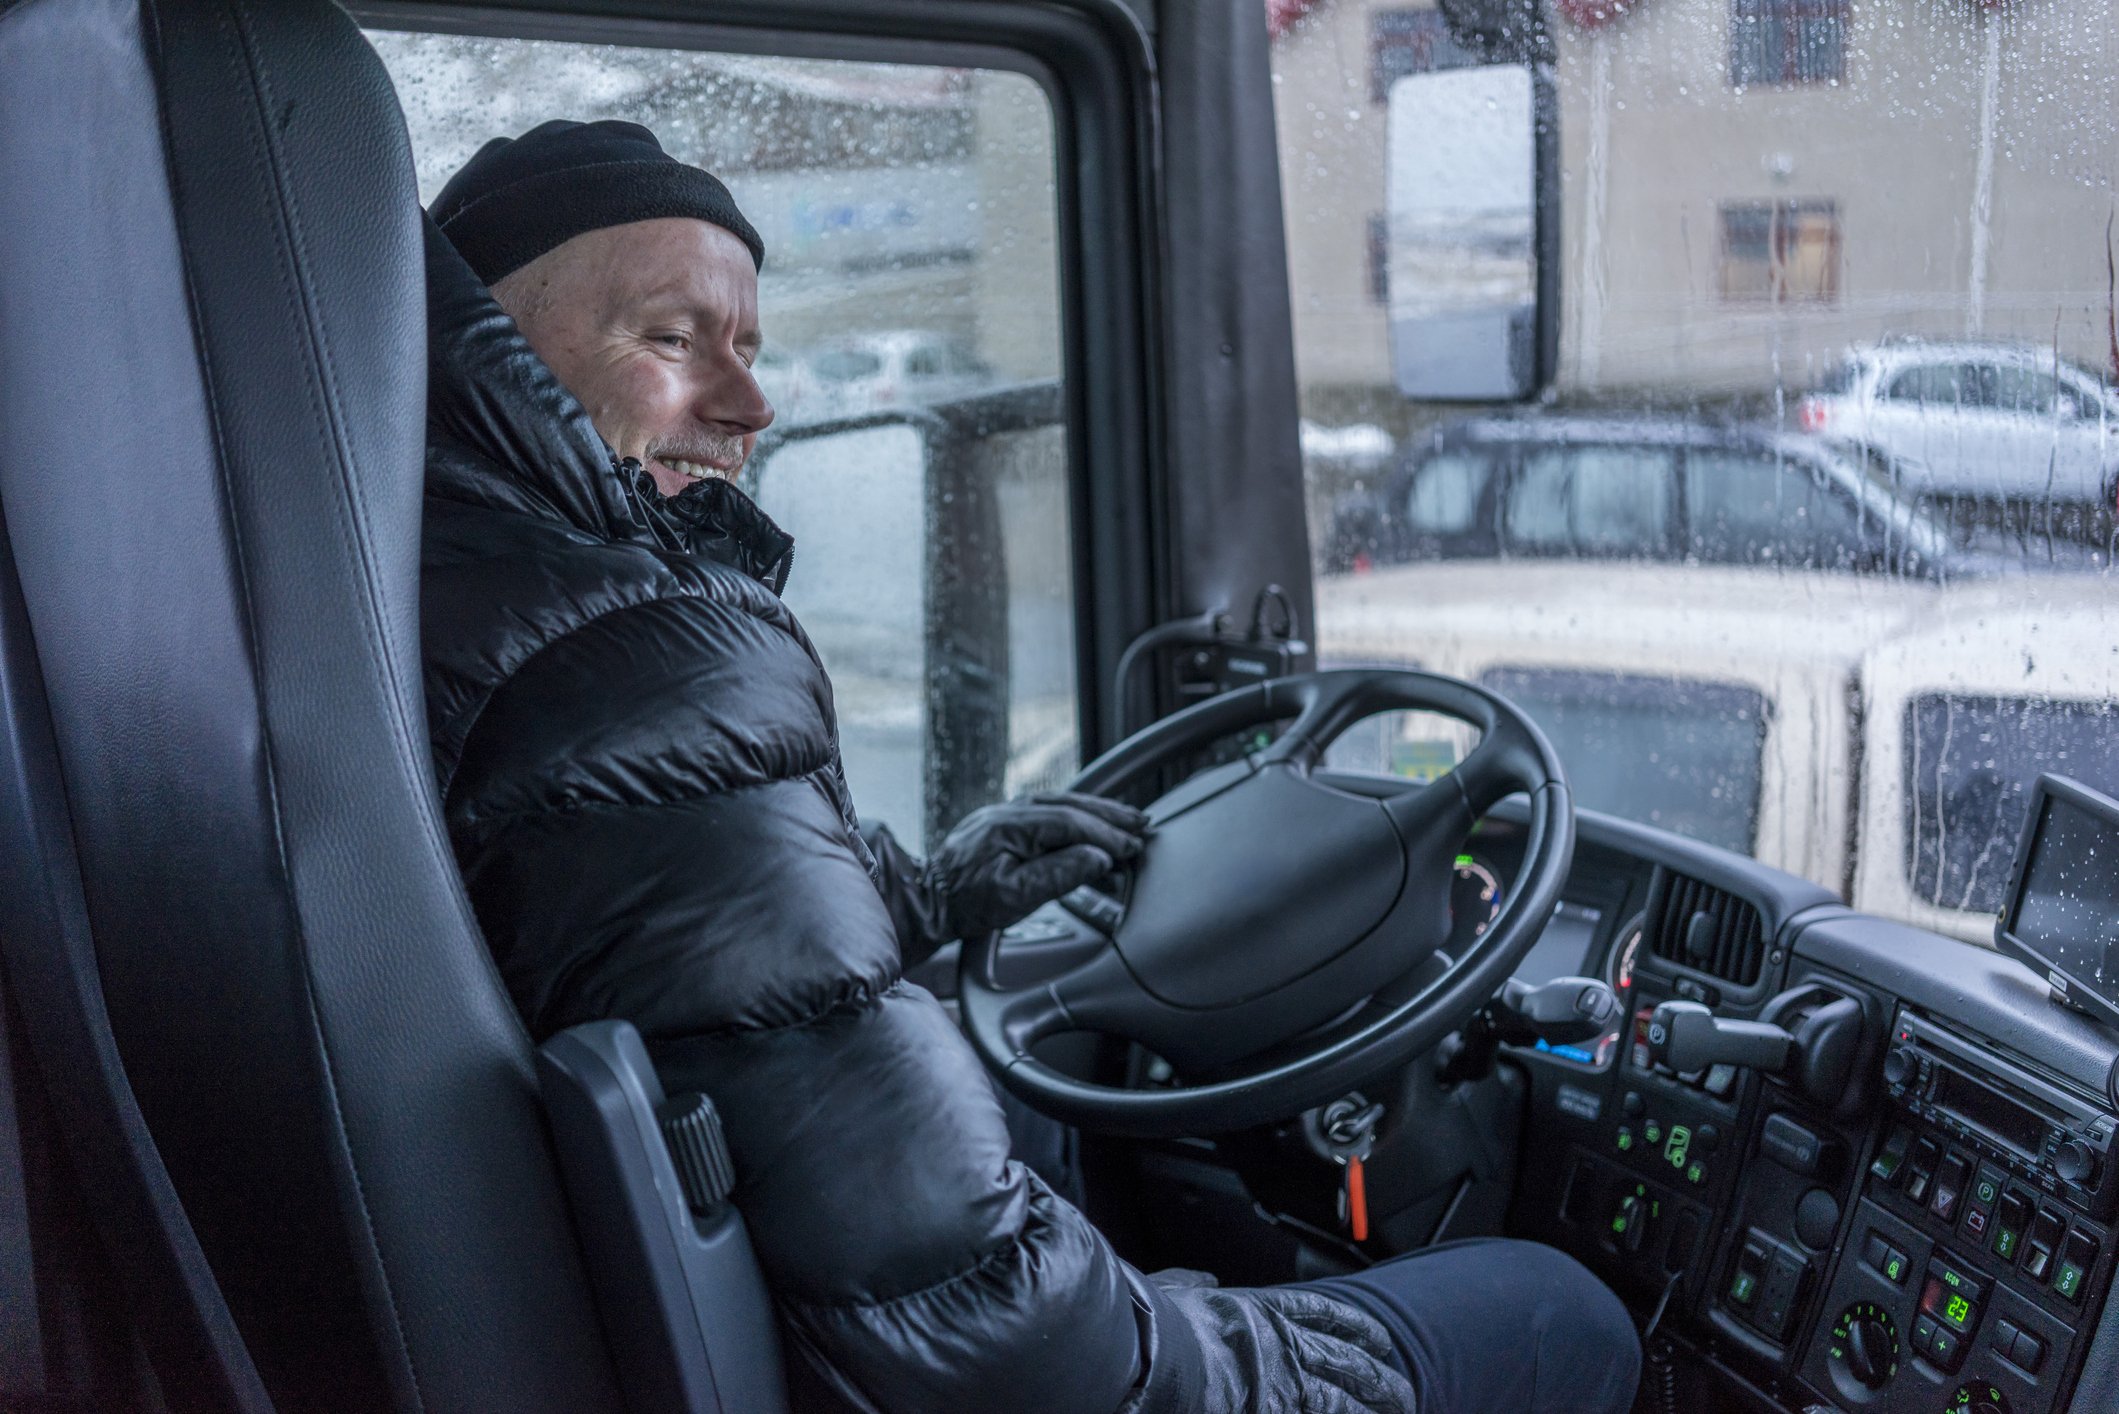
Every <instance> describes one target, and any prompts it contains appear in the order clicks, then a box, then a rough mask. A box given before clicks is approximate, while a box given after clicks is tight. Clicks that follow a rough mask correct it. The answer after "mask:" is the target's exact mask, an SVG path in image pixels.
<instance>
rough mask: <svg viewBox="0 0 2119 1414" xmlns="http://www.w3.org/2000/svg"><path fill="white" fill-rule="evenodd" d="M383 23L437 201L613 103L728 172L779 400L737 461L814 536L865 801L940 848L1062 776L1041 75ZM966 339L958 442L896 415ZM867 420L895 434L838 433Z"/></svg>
mask: <svg viewBox="0 0 2119 1414" xmlns="http://www.w3.org/2000/svg"><path fill="white" fill-rule="evenodd" d="M370 38H371V39H372V41H373V42H374V44H375V46H376V48H377V50H378V51H379V52H380V53H381V54H382V56H383V60H384V62H385V64H386V65H387V66H388V67H389V69H390V73H391V76H392V78H393V79H394V80H395V82H396V85H397V90H398V97H399V101H400V103H401V104H402V106H403V107H404V110H405V114H406V119H407V123H408V125H409V127H410V130H411V135H412V144H413V154H414V158H415V161H416V163H417V166H418V174H419V184H420V193H421V198H422V200H431V199H432V197H433V195H434V193H435V192H436V191H437V190H438V189H439V188H440V186H441V184H442V183H443V182H444V181H446V180H447V179H448V177H449V175H450V174H451V173H453V172H454V171H455V170H456V169H457V168H458V167H459V166H460V165H461V164H462V163H463V162H464V160H465V159H467V158H468V157H469V156H470V155H471V154H472V153H473V152H474V151H476V150H477V149H478V147H479V146H480V145H481V144H483V143H484V142H486V141H487V140H488V139H490V138H493V137H497V136H511V135H514V134H517V133H520V132H523V131H525V130H526V129H528V128H530V127H532V126H534V125H535V124H537V123H539V122H543V121H545V120H547V119H551V118H572V119H580V120H595V119H605V118H614V119H624V120H627V121H631V122H637V123H641V124H644V125H645V126H647V127H648V128H650V129H651V130H653V131H654V133H655V134H656V135H657V137H658V138H660V140H661V141H662V143H663V145H664V147H665V148H666V149H668V150H669V151H670V153H671V154H672V155H674V156H676V157H677V158H679V159H680V160H682V161H687V162H692V163H695V164H697V165H699V166H702V167H705V168H707V169H708V170H710V171H712V172H714V173H715V174H716V175H717V176H719V177H720V178H721V179H722V180H723V181H724V182H726V183H727V185H728V187H729V189H730V191H731V192H732V193H733V194H734V196H735V198H736V200H737V203H738V204H739V205H740V206H741V207H742V208H743V210H744V212H745V214H746V215H747V216H748V217H749V218H750V219H751V221H752V223H753V224H754V225H756V226H757V228H758V230H759V233H760V234H761V235H762V236H763V238H764V241H765V245H766V261H765V267H764V269H763V271H762V272H761V274H760V277H759V286H758V305H759V314H760V322H761V326H762V329H763V332H764V335H765V342H766V349H767V355H766V356H765V357H764V358H762V359H761V360H760V363H759V381H760V386H761V387H763V388H764V389H765V390H766V395H767V397H768V399H770V400H772V401H773V402H774V403H775V405H776V407H777V409H778V411H779V417H778V418H777V420H776V424H775V426H774V427H772V428H770V429H768V431H767V432H766V433H765V435H764V437H762V438H761V439H760V442H759V446H758V449H757V451H756V452H755V453H754V454H753V455H752V458H751V461H750V464H749V466H748V467H747V468H746V471H745V476H746V477H747V478H748V485H749V488H750V489H751V490H752V491H753V493H754V494H755V495H756V497H757V499H758V501H759V503H760V504H761V505H762V506H763V507H764V508H765V509H766V511H767V512H768V513H769V514H771V515H773V516H774V517H775V518H776V519H779V520H780V521H781V523H782V524H783V525H784V526H785V527H786V528H787V529H788V531H789V532H790V533H791V534H792V535H793V536H794V537H795V540H796V552H795V558H794V568H793V573H792V576H791V578H790V580H789V583H788V586H787V601H788V603H789V605H790V606H791V607H792V608H793V609H794V610H795V612H796V613H797V614H798V615H799V616H800V617H801V619H802V621H803V623H804V625H805V626H806V627H807V628H808V630H809V632H810V636H811V638H812V639H813V640H814V642H815V643H816V646H817V649H818V651H819V653H820V654H821V655H822V656H823V659H824V662H825V665H826V666H827V667H828V668H829V669H830V671H831V674H832V679H833V686H834V689H835V696H836V701H837V705H838V711H839V719H840V735H841V746H842V749H843V752H844V755H845V760H846V772H847V776H848V779H849V781H850V783H851V785H852V787H853V792H854V801H855V804H856V806H857V807H858V808H859V809H860V812H861V814H862V815H863V817H864V818H870V819H881V820H884V821H887V822H888V823H889V824H890V826H891V828H892V829H893V830H894V831H895V832H896V833H897V834H898V836H899V837H900V838H901V839H903V840H905V841H906V842H907V843H908V845H910V846H911V847H913V848H922V847H924V844H925V842H926V841H928V840H931V839H933V838H934V837H935V836H936V834H937V832H938V831H940V830H943V829H946V828H947V827H948V826H949V825H950V824H952V823H953V822H954V821H955V820H956V819H957V818H959V817H960V816H962V814H963V813H964V812H965V811H967V810H969V809H971V808H973V807H975V806H977V805H979V804H982V803H984V802H986V801H989V800H993V799H996V798H999V797H1000V796H1002V795H1003V794H1006V793H1012V792H1015V791H1019V790H1023V789H1030V788H1036V787H1041V786H1045V785H1049V784H1054V783H1057V782H1060V781H1064V780H1065V779H1067V778H1068V777H1069V776H1070V775H1071V774H1072V773H1073V770H1074V767H1075V765H1076V762H1077V760H1078V757H1079V755H1080V748H1079V734H1078V721H1077V711H1078V708H1077V703H1078V700H1079V699H1078V694H1077V693H1076V691H1075V680H1074V664H1075V652H1074V622H1073V604H1074V594H1073V587H1072V570H1071V566H1072V564H1073V560H1074V557H1073V550H1072V544H1073V542H1072V532H1071V530H1070V527H1069V523H1068V507H1069V506H1070V505H1071V503H1072V498H1071V497H1070V496H1069V494H1068V490H1067V488H1068V484H1069V477H1070V466H1069V462H1068V455H1069V454H1068V450H1067V447H1068V440H1069V439H1068V438H1067V436H1066V429H1065V426H1064V423H1063V412H1062V410H1063V409H1064V408H1065V406H1066V400H1065V398H1064V396H1063V391H1062V388H1061V377H1062V340H1061V325H1062V320H1061V307H1060V275H1059V260H1058V254H1057V251H1058V240H1057V235H1058V214H1057V205H1056V199H1055V192H1056V186H1055V170H1056V169H1055V165H1054V163H1055V158H1054V125H1053V116H1052V109H1051V105H1050V103H1049V102H1048V100H1047V99H1046V97H1045V94H1044V92H1043V90H1042V89H1041V88H1039V86H1038V85H1037V84H1036V83H1035V82H1033V81H1032V80H1030V79H1028V78H1026V77H1023V76H1022V75H1020V74H1016V73H1012V72H1002V71H989V70H980V69H968V68H960V67H955V66H950V67H941V66H928V65H911V64H880V63H860V62H851V61H841V60H814V59H797V58H790V57H779V56H760V55H750V54H716V53H707V52H700V51H694V50H663V49H653V48H644V47H622V46H614V45H597V44H583V43H571V42H568V43H562V42H555V41H546V40H517V39H489V38H484V37H467V36H455V35H434V34H414V33H402V32H389V31H380V32H373V33H371V35H370ZM951 348H961V349H962V350H963V353H962V355H961V356H960V358H958V359H957V360H955V362H956V363H957V365H958V367H959V369H960V370H962V371H964V372H966V373H970V372H973V371H976V372H977V373H978V376H976V377H971V376H966V377H965V378H964V379H963V385H964V386H963V387H962V388H961V389H959V388H956V387H954V386H952V387H951V389H950V390H949V396H958V395H960V394H974V393H977V392H978V391H979V389H980V388H981V387H983V386H984V385H986V384H988V383H991V382H1000V383H1006V384H1007V385H1009V386H1008V387H1007V389H1006V391H1004V392H993V393H991V397H992V399H993V404H992V406H991V407H982V409H981V415H980V416H979V417H978V418H976V419H969V420H951V421H950V422H949V425H948V427H947V428H945V429H942V430H936V428H935V427H934V426H933V425H931V424H923V423H921V422H918V421H915V420H913V419H911V418H909V417H902V416H900V415H898V414H897V413H896V412H895V409H896V408H897V407H898V406H900V404H901V403H902V402H903V401H904V400H905V399H906V398H907V396H908V393H907V391H906V390H905V389H904V388H903V387H902V386H900V385H901V384H902V383H903V382H904V381H905V380H904V379H902V378H900V377H899V376H897V375H896V374H895V373H894V372H893V370H892V368H891V364H892V361H893V360H902V365H901V366H902V367H903V369H904V372H905V374H906V375H907V376H908V377H910V378H923V377H926V378H932V377H938V376H940V375H942V374H944V373H945V372H948V371H949V370H948V368H947V367H945V365H946V364H948V363H949V362H950V361H951V360H950V357H949V355H947V354H946V353H945V352H944V351H945V350H948V349H951ZM899 350H903V353H902V354H901V353H899V352H898V351H899ZM988 370H990V377H989V376H987V371H988ZM928 395H929V394H928V392H927V390H916V391H914V392H913V393H912V394H910V396H918V397H925V396H928ZM864 414H865V415H869V416H870V417H871V418H872V419H873V420H874V421H875V423H876V425H871V426H863V427H859V428H855V429H851V430H848V429H845V428H843V427H840V426H839V425H838V424H837V422H836V421H835V420H836V419H839V418H844V417H850V416H857V415H864ZM974 424H975V426H974ZM940 441H948V443H949V444H948V445H939V444H938V443H939V442H940Z"/></svg>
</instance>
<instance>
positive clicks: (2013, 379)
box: [1989, 363, 2060, 417]
mask: <svg viewBox="0 0 2119 1414" xmlns="http://www.w3.org/2000/svg"><path fill="white" fill-rule="evenodd" d="M1993 373H1994V391H1993V394H1992V396H1991V398H1990V399H1989V402H1990V403H1991V404H1992V406H1993V407H1994V409H1995V410H1996V411H1998V412H2015V413H2026V414H2029V415H2032V416H2035V417H2051V416H2052V415H2053V405H2054V402H2055V400H2056V399H2057V398H2058V397H2059V394H2060V383H2059V380H2057V379H2056V378H2054V377H2053V375H2052V374H2050V373H2041V372H2039V371H2038V370H2037V369H2035V368H2025V367H2023V366H2022V365H2021V364H2007V363H2004V364H1999V365H1996V366H1995V368H1994V370H1993Z"/></svg>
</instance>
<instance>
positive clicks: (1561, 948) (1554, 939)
mask: <svg viewBox="0 0 2119 1414" xmlns="http://www.w3.org/2000/svg"><path fill="white" fill-rule="evenodd" d="M1603 916H1604V915H1603V914H1602V913H1600V912H1598V911H1597V910H1596V909H1594V908H1584V907H1582V906H1581V905H1580V904H1576V903H1568V902H1566V901H1564V900H1563V901H1562V902H1561V903H1560V905H1559V907H1557V908H1555V909H1554V910H1553V911H1552V921H1551V922H1549V923H1547V924H1546V925H1545V931H1544V932H1543V933H1540V934H1539V935H1538V941H1537V942H1536V943H1535V944H1533V945H1532V946H1531V950H1530V951H1529V952H1528V953H1526V954H1525V955H1524V958H1523V961H1522V962H1520V963H1518V964H1517V965H1516V978H1517V980H1519V981H1523V982H1528V983H1529V984H1530V985H1531V986H1533V987H1536V986H1540V985H1542V984H1544V983H1546V982H1550V981H1552V979H1553V978H1555V977H1589V976H1594V975H1595V974H1594V973H1592V972H1591V971H1590V959H1589V948H1590V945H1591V944H1592V943H1594V942H1595V941H1596V936H1597V922H1598V920H1599V919H1601V918H1602V917H1603Z"/></svg>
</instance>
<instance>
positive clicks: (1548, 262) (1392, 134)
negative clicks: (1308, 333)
mask: <svg viewBox="0 0 2119 1414" xmlns="http://www.w3.org/2000/svg"><path fill="white" fill-rule="evenodd" d="M1558 129H1559V121H1558V105H1557V102H1556V101H1555V99H1554V95H1553V83H1552V77H1551V74H1550V73H1549V72H1548V71H1546V70H1544V69H1541V68H1535V67H1532V66H1530V65H1505V66H1504V65H1497V66H1493V67H1487V68H1471V69H1449V70H1444V71H1442V72H1439V73H1426V74H1408V75H1406V76H1404V77H1402V78H1400V79H1398V80H1397V81H1396V82H1395V83H1393V84H1392V85H1391V91H1390V110H1389V117H1388V127H1387V134H1386V139H1385V152H1386V156H1385V168H1386V172H1385V227H1386V249H1385V257H1384V258H1385V272H1386V276H1385V278H1386V284H1387V287H1388V290H1389V313H1390V340H1391V366H1392V369H1393V371H1394V374H1395V376H1396V380H1397V384H1398V391H1399V392H1401V393H1403V394H1404V395H1405V396H1406V397H1408V398H1415V399H1422V400H1429V401H1442V402H1472V401H1480V402H1486V401H1497V400H1506V401H1520V400H1522V399H1526V398H1530V397H1534V396H1536V394H1537V393H1538V392H1539V391H1540V390H1542V389H1543V388H1544V387H1545V386H1546V385H1547V384H1549V383H1550V382H1551V381H1552V377H1553V372H1554V366H1555V364H1556V363H1557V361H1558V355H1559V345H1560V286H1559V197H1558V192H1559V182H1558V165H1559V135H1558Z"/></svg>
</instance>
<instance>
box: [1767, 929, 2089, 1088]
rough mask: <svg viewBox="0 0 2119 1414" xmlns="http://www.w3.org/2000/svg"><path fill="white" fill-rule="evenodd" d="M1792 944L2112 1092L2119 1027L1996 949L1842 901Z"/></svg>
mask: <svg viewBox="0 0 2119 1414" xmlns="http://www.w3.org/2000/svg"><path fill="white" fill-rule="evenodd" d="M1794 949H1795V954H1796V956H1797V957H1800V958H1803V959H1805V960H1807V961H1810V962H1814V963H1817V964H1819V965H1821V966H1825V967H1829V968H1832V969H1833V970H1834V971H1837V972H1841V973H1844V974H1845V975H1846V976H1848V977H1851V978H1853V979H1855V980H1857V981H1860V982H1864V983H1866V984H1868V985H1870V986H1872V987H1876V988H1878V989H1880V990H1882V991H1884V992H1888V993H1890V994H1891V995H1893V996H1895V997H1897V998H1899V999H1900V1000H1901V1001H1904V1002H1905V1003H1906V1004H1908V1005H1909V1006H1913V1007H1917V1008H1919V1009H1920V1010H1922V1011H1925V1012H1927V1013H1929V1014H1930V1015H1932V1016H1935V1017H1937V1018H1939V1019H1942V1020H1945V1021H1947V1022H1948V1023H1949V1024H1950V1025H1952V1026H1954V1027H1957V1028H1960V1029H1963V1030H1969V1031H1972V1032H1974V1033H1976V1034H1978V1035H1979V1036H1980V1037H1981V1038H1983V1039H1984V1040H1986V1041H1988V1042H1990V1043H1992V1044H1994V1045H1997V1046H2000V1047H2003V1048H2005V1049H2007V1050H2010V1051H2013V1052H2015V1053H2016V1054H2017V1055H2019V1056H2022V1057H2024V1058H2025V1059H2027V1060H2030V1061H2033V1062H2035V1063H2037V1064H2038V1065H2041V1066H2043V1067H2045V1068H2046V1069H2047V1070H2050V1071H2053V1072H2055V1073H2057V1074H2059V1075H2062V1076H2065V1077H2066V1078H2067V1079H2069V1080H2072V1081H2073V1082H2074V1083H2075V1084H2077V1085H2079V1086H2081V1087H2082V1088H2083V1089H2085V1090H2087V1091H2089V1092H2090V1093H2091V1094H2092V1095H2096V1096H2099V1097H2101V1098H2104V1099H2106V1100H2108V1101H2109V1100H2111V1099H2112V1098H2113V1083H2114V1068H2115V1066H2119V1033H2114V1032H2112V1031H2109V1030H2107V1029H2105V1028H2104V1027H2102V1026H2100V1025H2098V1024H2097V1023H2096V1022H2094V1021H2092V1020H2090V1019H2089V1018H2088V1017H2086V1016H2083V1015H2080V1014H2079V1013H2077V1012H2073V1011H2069V1010H2067V1009H2066V1008H2064V1007H2058V1006H2055V1005H2053V1004H2052V1002H2050V1001H2049V1000H2047V992H2048V988H2047V986H2046V984H2045V981H2044V979H2042V978H2041V977H2039V976H2038V975H2037V974H2036V973H2034V972H2032V971H2031V970H2030V969H2029V968H2028V967H2026V966H2024V965H2023V964H2022V963H2020V962H2018V961H2016V959H2014V958H2012V957H2007V956H2004V955H2003V954H2002V953H1999V952H1997V951H1995V950H1994V949H1993V948H1989V947H1982V946H1981V945H1979V944H1977V943H1966V942H1959V941H1958V940H1956V939H1954V938H1945V937H1943V936H1942V935H1940V934H1938V933H1930V932H1928V931H1927V930H1926V929H1924V928H1915V927H1911V926H1909V925H1907V924H1904V923H1893V922H1890V921H1888V920H1886V919H1882V918H1874V917H1870V916H1869V915H1867V914H1861V913H1855V912H1853V911H1852V910H1851V909H1842V910H1839V911H1836V912H1831V913H1825V914H1818V915H1813V916H1811V917H1810V918H1809V919H1807V920H1806V921H1805V924H1804V926H1803V927H1802V928H1801V929H1800V930H1799V931H1798V932H1797V933H1796V935H1795V939H1794Z"/></svg>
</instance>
